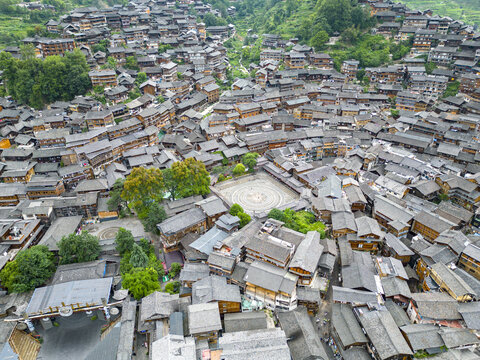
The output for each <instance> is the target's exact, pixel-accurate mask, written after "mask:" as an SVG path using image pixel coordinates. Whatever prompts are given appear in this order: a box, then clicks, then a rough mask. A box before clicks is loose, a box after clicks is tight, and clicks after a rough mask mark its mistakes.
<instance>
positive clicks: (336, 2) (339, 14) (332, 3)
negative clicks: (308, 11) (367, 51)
mask: <svg viewBox="0 0 480 360" xmlns="http://www.w3.org/2000/svg"><path fill="white" fill-rule="evenodd" d="M317 7H318V11H317V15H318V16H320V17H324V18H325V20H326V23H327V25H328V28H329V29H330V32H331V33H333V32H339V33H341V32H342V31H343V30H345V29H346V28H347V27H348V26H350V24H351V21H352V3H351V1H350V0H320V1H319V2H318V3H317Z"/></svg>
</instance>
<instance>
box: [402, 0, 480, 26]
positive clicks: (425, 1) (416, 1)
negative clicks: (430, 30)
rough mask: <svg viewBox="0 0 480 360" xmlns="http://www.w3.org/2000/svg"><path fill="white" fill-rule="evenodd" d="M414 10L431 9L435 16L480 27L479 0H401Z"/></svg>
mask: <svg viewBox="0 0 480 360" xmlns="http://www.w3.org/2000/svg"><path fill="white" fill-rule="evenodd" d="M400 1H401V2H403V3H405V4H407V5H409V6H410V8H412V9H419V10H426V9H430V10H432V11H433V13H434V14H438V15H442V16H450V17H451V18H453V19H456V20H463V21H465V22H468V23H473V24H477V25H480V1H479V0H442V1H437V0H400Z"/></svg>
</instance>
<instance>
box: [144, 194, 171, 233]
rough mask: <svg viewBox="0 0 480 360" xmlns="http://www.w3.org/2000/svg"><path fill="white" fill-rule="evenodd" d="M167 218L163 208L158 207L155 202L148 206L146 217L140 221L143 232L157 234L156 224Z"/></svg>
mask: <svg viewBox="0 0 480 360" xmlns="http://www.w3.org/2000/svg"><path fill="white" fill-rule="evenodd" d="M166 218H167V213H166V212H165V209H164V208H163V206H160V205H159V204H158V203H157V202H154V203H152V204H151V205H150V207H149V209H148V213H147V217H146V218H145V219H143V220H142V223H143V227H144V228H145V231H147V232H152V233H154V234H158V233H159V231H158V228H157V224H160V223H161V222H162V221H164V220H165V219H166Z"/></svg>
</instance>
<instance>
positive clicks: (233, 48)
mask: <svg viewBox="0 0 480 360" xmlns="http://www.w3.org/2000/svg"><path fill="white" fill-rule="evenodd" d="M237 10H238V11H237V14H238V15H237V18H236V21H235V23H236V26H237V33H238V35H237V36H236V37H235V38H233V39H230V40H229V41H227V42H226V43H225V47H226V48H227V50H228V57H229V60H230V63H231V65H232V68H233V73H232V75H233V77H234V78H237V77H247V76H248V75H249V74H248V73H247V74H245V73H244V72H243V71H241V68H240V69H239V68H238V66H239V63H240V62H241V63H242V64H243V65H244V66H246V65H248V64H249V63H250V62H258V60H257V57H258V56H259V50H260V45H261V41H262V39H261V38H260V39H258V40H256V41H254V42H253V44H252V41H253V38H252V37H251V34H250V33H248V34H247V29H252V30H253V32H254V33H256V34H258V35H261V34H264V33H272V34H278V35H280V36H281V37H283V38H284V39H291V38H294V37H295V38H298V39H299V41H300V42H301V43H304V44H308V45H310V46H312V47H314V48H315V50H316V51H324V52H326V53H328V54H330V55H331V56H332V58H333V59H334V61H335V67H336V68H337V70H339V69H340V66H341V64H342V62H343V61H345V60H348V59H356V60H358V61H360V67H377V66H381V65H383V64H387V63H391V62H392V61H395V60H399V59H401V58H402V57H403V56H405V55H406V54H408V52H409V51H410V48H411V45H412V43H411V41H405V42H402V43H399V44H397V43H395V42H394V41H393V40H389V39H385V38H384V37H383V36H381V35H371V34H370V31H369V30H370V29H371V28H372V27H373V26H374V25H375V23H376V20H375V18H372V17H370V15H369V11H368V6H367V7H362V6H360V5H358V4H356V2H354V1H350V0H286V1H280V0H267V1H258V0H246V1H244V2H242V3H240V4H238V6H237ZM333 35H341V36H340V39H339V40H338V41H337V42H336V43H335V44H334V45H327V43H328V40H329V37H330V36H333ZM285 50H286V51H289V50H290V49H289V48H287V49H285ZM238 54H240V55H238ZM359 80H362V78H360V79H359Z"/></svg>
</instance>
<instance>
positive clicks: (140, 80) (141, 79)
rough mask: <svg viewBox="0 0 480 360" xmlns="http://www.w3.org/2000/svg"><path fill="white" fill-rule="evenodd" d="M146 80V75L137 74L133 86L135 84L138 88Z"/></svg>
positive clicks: (142, 73)
mask: <svg viewBox="0 0 480 360" xmlns="http://www.w3.org/2000/svg"><path fill="white" fill-rule="evenodd" d="M147 80H148V78H147V74H145V73H144V72H139V73H138V74H137V78H136V79H135V84H137V86H140V85H142V84H143V83H144V82H145V81H147Z"/></svg>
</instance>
